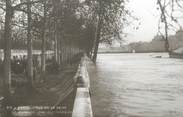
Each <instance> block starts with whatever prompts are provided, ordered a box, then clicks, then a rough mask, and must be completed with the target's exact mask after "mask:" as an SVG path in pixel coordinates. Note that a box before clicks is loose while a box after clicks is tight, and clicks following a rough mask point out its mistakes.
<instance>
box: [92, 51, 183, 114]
mask: <svg viewBox="0 0 183 117" xmlns="http://www.w3.org/2000/svg"><path fill="white" fill-rule="evenodd" d="M159 55H161V56H162V58H156V57H154V56H159ZM98 57H99V59H98V61H97V65H96V69H95V68H94V67H93V68H92V67H90V69H91V70H93V72H91V73H90V76H92V78H91V83H92V85H91V86H92V90H91V91H92V94H93V95H92V104H93V110H94V115H95V117H182V116H183V74H182V71H183V60H181V59H170V58H168V55H167V54H163V53H159V54H155V53H154V54H153V53H150V54H100V55H99V56H98Z"/></svg>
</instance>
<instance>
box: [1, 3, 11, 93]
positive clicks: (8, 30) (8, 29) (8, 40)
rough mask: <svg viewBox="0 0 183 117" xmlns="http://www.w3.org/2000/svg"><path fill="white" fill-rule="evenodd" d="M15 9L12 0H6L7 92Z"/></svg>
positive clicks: (5, 72) (8, 88)
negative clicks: (12, 6)
mask: <svg viewBox="0 0 183 117" xmlns="http://www.w3.org/2000/svg"><path fill="white" fill-rule="evenodd" d="M12 18H13V9H12V8H11V0H6V15H5V31H4V80H3V81H4V86H5V87H4V88H5V90H4V91H5V93H9V92H10V90H11V23H12Z"/></svg>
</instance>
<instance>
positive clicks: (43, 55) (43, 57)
mask: <svg viewBox="0 0 183 117" xmlns="http://www.w3.org/2000/svg"><path fill="white" fill-rule="evenodd" d="M43 5H44V6H43V7H44V17H43V29H42V49H41V79H42V80H44V77H45V71H46V32H45V29H46V4H45V1H44V3H43Z"/></svg>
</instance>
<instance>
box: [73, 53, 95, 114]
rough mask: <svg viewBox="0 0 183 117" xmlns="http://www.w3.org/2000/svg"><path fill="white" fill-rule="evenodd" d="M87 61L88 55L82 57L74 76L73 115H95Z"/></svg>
mask: <svg viewBox="0 0 183 117" xmlns="http://www.w3.org/2000/svg"><path fill="white" fill-rule="evenodd" d="M86 61H87V57H86V56H84V57H82V58H81V62H80V64H79V66H78V70H77V72H76V75H75V77H74V81H75V85H76V97H75V100H74V107H73V112H72V117H93V112H92V106H91V98H90V80H89V75H88V72H87V68H86Z"/></svg>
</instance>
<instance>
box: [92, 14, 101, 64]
mask: <svg viewBox="0 0 183 117" xmlns="http://www.w3.org/2000/svg"><path fill="white" fill-rule="evenodd" d="M101 26H102V18H101V15H99V20H98V26H97V29H96V40H95V44H94V52H93V62H96V60H97V53H98V47H99V42H100V33H101Z"/></svg>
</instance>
